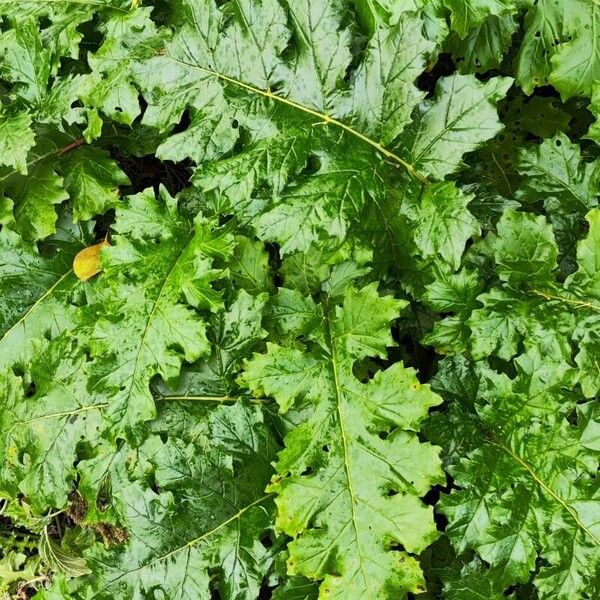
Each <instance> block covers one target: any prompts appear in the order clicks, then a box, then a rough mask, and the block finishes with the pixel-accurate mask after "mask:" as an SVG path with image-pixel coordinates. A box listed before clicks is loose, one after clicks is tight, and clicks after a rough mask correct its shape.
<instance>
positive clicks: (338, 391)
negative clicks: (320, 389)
mask: <svg viewBox="0 0 600 600" xmlns="http://www.w3.org/2000/svg"><path fill="white" fill-rule="evenodd" d="M327 330H328V337H329V345H330V347H331V371H332V374H333V383H334V387H335V394H336V398H335V410H336V413H337V418H338V423H339V425H340V433H341V437H342V447H343V449H344V470H345V472H346V479H347V480H348V492H349V493H350V506H351V511H352V525H353V528H354V537H355V540H356V546H357V551H358V557H359V560H360V571H361V573H362V577H363V580H364V583H365V590H369V581H368V578H367V576H366V575H365V572H364V570H363V565H364V564H365V562H366V561H365V557H364V556H363V553H362V547H361V543H360V540H359V535H358V532H359V527H358V523H357V518H356V510H355V504H357V499H356V494H355V492H354V488H353V486H352V477H351V474H350V460H349V457H348V436H347V435H346V428H345V426H344V418H343V415H342V408H341V405H342V386H341V384H340V381H339V376H338V371H339V366H338V365H339V361H338V358H337V349H336V344H335V339H334V336H333V328H332V317H331V314H330V313H328V314H327Z"/></svg>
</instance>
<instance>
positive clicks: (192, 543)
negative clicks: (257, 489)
mask: <svg viewBox="0 0 600 600" xmlns="http://www.w3.org/2000/svg"><path fill="white" fill-rule="evenodd" d="M274 495H275V494H274V493H269V494H265V495H264V496H261V497H260V498H258V499H257V500H254V501H253V502H251V503H250V504H247V505H246V506H244V507H242V508H240V509H239V510H238V512H236V513H235V514H233V515H232V516H231V517H229V518H227V519H225V520H224V521H222V522H221V523H219V524H218V525H216V526H215V527H213V528H212V529H210V530H209V531H207V532H205V533H203V534H202V535H199V536H198V537H196V538H193V539H192V540H190V541H189V542H186V543H185V544H184V545H183V546H179V547H178V548H174V549H173V550H170V551H169V552H167V553H165V554H162V555H161V556H158V557H156V558H155V559H153V560H151V561H150V562H149V563H146V564H142V565H140V566H139V567H136V568H135V569H132V570H131V571H127V572H125V573H121V574H120V575H119V576H118V577H115V578H114V579H111V580H110V581H108V582H107V583H106V584H105V585H104V587H102V589H100V590H98V593H101V592H103V591H105V590H106V589H107V588H108V587H109V586H111V585H112V584H114V583H115V582H117V581H119V580H120V579H123V577H126V576H128V575H131V574H132V573H137V572H138V571H141V570H143V569H150V568H151V567H152V565H155V564H156V563H157V562H162V561H164V560H166V559H167V558H169V557H171V556H173V555H174V554H177V553H178V552H181V551H182V550H185V549H186V548H192V547H193V546H196V545H197V544H200V543H201V542H202V541H204V540H205V539H207V538H209V537H210V536H212V535H214V534H216V533H217V532H218V531H220V530H221V529H223V528H224V527H226V526H227V525H229V524H230V523H233V522H234V521H236V520H238V519H240V518H241V517H242V515H243V514H244V513H246V512H248V511H249V510H250V509H252V508H254V507H255V506H259V505H260V504H262V503H263V502H265V501H266V500H268V499H269V498H271V497H273V496H274Z"/></svg>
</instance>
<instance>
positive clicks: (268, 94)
mask: <svg viewBox="0 0 600 600" xmlns="http://www.w3.org/2000/svg"><path fill="white" fill-rule="evenodd" d="M168 58H169V59H170V60H172V61H174V62H177V63H179V64H181V65H184V66H187V67H192V68H194V69H199V70H200V71H202V72H203V73H206V74H207V75H211V76H212V77H216V78H217V79H220V80H222V81H224V82H226V83H229V84H232V85H235V86H237V87H240V88H242V89H244V90H246V91H248V92H252V93H253V94H257V95H260V96H263V97H265V98H269V99H271V100H275V101H276V102H281V103H282V104H285V105H286V106H289V107H291V108H294V109H296V110H299V111H302V112H304V113H306V114H309V115H311V116H313V117H316V118H318V119H319V121H321V122H322V123H324V124H326V125H333V126H335V127H339V128H340V129H343V130H344V131H345V132H346V133H349V134H350V135H352V136H354V137H356V138H358V139H359V140H361V141H363V142H365V143H366V144H369V146H372V147H373V148H375V150H377V151H378V152H381V154H383V155H384V156H385V157H386V158H388V159H389V160H391V161H393V162H395V163H396V164H398V165H400V166H402V167H404V169H406V171H408V173H410V174H411V175H412V176H413V177H414V178H415V179H417V180H419V181H420V182H421V183H422V184H424V185H427V184H429V180H428V179H427V177H426V176H425V175H424V174H423V173H421V172H420V171H418V170H417V169H416V168H415V167H414V166H413V165H412V164H410V163H409V162H407V161H405V160H404V159H402V158H400V157H399V156H398V155H397V154H394V153H393V152H392V151H391V150H388V149H387V148H385V147H384V146H383V145H382V144H380V143H379V142H377V141H375V140H373V139H372V138H370V137H368V136H366V135H365V134H363V133H361V132H360V131H358V130H356V129H354V128H353V127H351V126H350V125H346V123H343V122H342V121H339V120H338V119H335V118H334V117H331V116H330V115H327V114H325V113H322V112H319V111H318V110H315V109H313V108H310V107H308V106H305V105H303V104H300V103H299V102H296V101H295V100H291V99H289V98H285V97H284V96H279V95H278V94H274V93H273V92H272V91H270V90H263V89H260V88H258V87H255V86H253V85H250V84H248V83H245V82H243V81H240V80H239V79H236V78H234V77H230V76H229V75H225V74H224V73H220V72H219V71H216V70H214V69H209V68H207V67H203V66H202V65H199V64H197V63H189V62H186V61H183V60H180V59H178V58H175V57H174V56H169V57H168Z"/></svg>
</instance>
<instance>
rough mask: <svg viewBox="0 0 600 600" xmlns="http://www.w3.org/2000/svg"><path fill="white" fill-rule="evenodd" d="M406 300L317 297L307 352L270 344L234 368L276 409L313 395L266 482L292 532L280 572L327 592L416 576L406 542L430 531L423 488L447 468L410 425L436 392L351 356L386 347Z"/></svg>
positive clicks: (407, 587) (364, 590)
mask: <svg viewBox="0 0 600 600" xmlns="http://www.w3.org/2000/svg"><path fill="white" fill-rule="evenodd" d="M402 306H403V303H401V302H399V301H396V300H394V299H393V298H390V297H380V296H379V295H378V294H377V292H376V289H375V286H374V285H370V286H368V287H366V288H363V289H362V290H361V291H353V290H349V291H348V292H347V293H346V294H345V297H344V303H343V306H342V307H339V306H338V307H335V308H334V307H324V311H325V312H324V314H323V316H322V319H321V323H320V324H319V326H318V327H316V328H313V329H312V332H311V336H312V337H313V338H314V343H313V344H311V346H309V347H308V348H306V350H305V353H302V352H301V351H300V350H297V349H294V348H288V347H282V346H278V345H276V344H268V345H267V353H266V354H262V355H255V357H254V358H253V359H252V360H251V361H250V362H249V363H248V365H247V367H246V371H245V373H244V374H243V376H242V379H241V381H242V383H244V384H245V385H248V386H249V388H250V389H251V390H252V391H253V393H254V394H256V395H259V396H261V395H263V394H264V395H267V396H273V397H274V398H275V400H276V401H277V402H278V404H279V405H280V407H281V410H282V411H286V410H289V409H290V408H291V406H292V405H293V404H298V405H299V406H301V407H307V408H308V407H310V411H309V412H308V414H307V417H306V418H305V420H304V421H303V422H302V423H301V424H300V425H299V426H298V427H296V428H295V429H294V430H293V431H291V432H290V433H289V434H288V435H287V436H286V438H285V446H286V447H285V449H284V450H283V451H282V453H281V454H280V456H279V460H278V462H277V465H276V468H277V476H276V477H275V478H274V480H273V483H272V485H271V486H270V488H269V489H270V490H272V491H274V492H276V493H277V498H276V503H277V506H278V509H279V513H278V517H277V525H278V527H279V528H280V529H281V530H283V531H284V532H285V533H287V534H288V535H290V536H292V537H293V538H294V539H293V541H292V542H291V543H290V544H289V551H290V559H289V561H288V572H290V574H302V575H305V576H307V577H310V578H312V579H316V580H323V582H322V583H321V587H320V590H321V592H320V593H321V594H322V595H325V596H327V597H331V598H336V597H337V598H346V597H347V596H348V594H349V593H352V594H356V595H358V597H362V598H369V597H372V598H383V597H386V598H387V597H389V598H392V597H398V594H400V595H401V597H405V596H406V594H407V593H408V592H416V591H418V590H422V589H423V586H424V580H423V576H422V574H421V571H420V568H419V566H418V563H417V562H416V561H415V560H414V559H413V558H412V557H411V556H410V554H408V553H418V552H420V551H421V550H423V549H424V548H425V547H426V546H427V545H428V544H429V543H431V542H432V541H433V540H434V539H435V537H436V532H435V527H434V526H433V522H432V520H431V513H430V511H429V510H428V509H427V508H426V507H425V506H424V505H423V503H422V502H421V500H420V496H422V495H423V494H424V493H425V492H426V491H427V490H428V489H429V487H430V486H431V485H433V484H435V483H439V482H441V481H442V480H443V477H442V473H441V470H440V469H439V466H438V465H437V449H436V448H434V447H431V446H429V445H427V444H421V443H420V442H419V441H418V438H417V437H416V434H415V431H417V430H418V428H419V423H420V421H421V420H422V419H423V418H424V417H425V416H426V414H427V410H428V408H429V407H431V406H434V405H436V404H438V403H439V401H440V400H439V398H438V397H437V396H436V395H435V394H432V393H431V392H430V391H429V390H428V388H427V386H421V385H420V384H419V383H418V381H417V380H416V377H415V376H414V373H413V372H411V371H410V370H408V369H405V368H404V367H403V366H402V365H401V364H397V365H394V366H392V367H390V368H389V369H387V370H385V371H381V372H379V373H377V374H376V375H375V377H374V378H373V380H372V381H368V382H362V381H360V380H358V379H357V378H356V376H355V374H354V373H353V364H354V362H355V361H356V360H360V359H361V358H364V357H366V356H382V355H384V353H385V349H386V346H388V345H389V344H390V343H391V339H390V336H389V333H388V327H389V322H390V320H391V319H393V318H394V316H396V315H397V313H398V310H399V308H400V307H402ZM334 315H335V316H334ZM301 331H302V330H300V332H301ZM381 432H384V433H385V435H383V436H380V435H379V434H380V433H381ZM391 457H395V458H393V459H391ZM396 544H399V545H401V548H402V549H395V548H394V546H395V545H396ZM350 590H352V592H350Z"/></svg>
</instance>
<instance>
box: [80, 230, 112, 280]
mask: <svg viewBox="0 0 600 600" xmlns="http://www.w3.org/2000/svg"><path fill="white" fill-rule="evenodd" d="M104 246H110V244H109V243H108V242H107V241H106V240H104V241H102V242H100V243H99V244H94V245H93V246H88V247H87V248H84V249H83V250H82V251H81V252H79V253H78V254H77V256H75V259H74V260H73V271H75V275H77V277H79V279H81V281H87V280H88V279H89V278H90V277H93V276H94V275H96V274H97V273H100V271H101V270H102V269H101V268H100V250H102V248H103V247H104Z"/></svg>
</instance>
